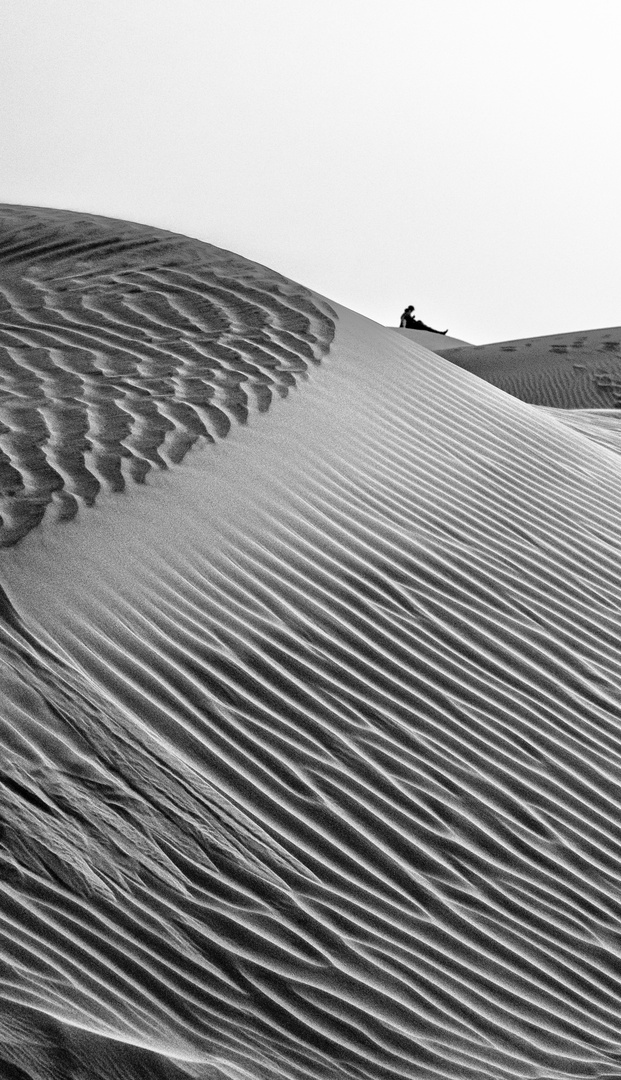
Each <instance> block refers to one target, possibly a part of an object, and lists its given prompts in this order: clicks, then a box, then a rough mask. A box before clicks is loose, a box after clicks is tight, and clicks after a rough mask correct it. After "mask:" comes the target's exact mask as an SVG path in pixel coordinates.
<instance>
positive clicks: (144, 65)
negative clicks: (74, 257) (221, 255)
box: [0, 0, 621, 344]
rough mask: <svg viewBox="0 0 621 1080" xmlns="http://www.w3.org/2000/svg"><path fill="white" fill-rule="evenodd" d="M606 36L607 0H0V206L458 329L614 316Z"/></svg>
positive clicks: (612, 2) (614, 25) (620, 31)
mask: <svg viewBox="0 0 621 1080" xmlns="http://www.w3.org/2000/svg"><path fill="white" fill-rule="evenodd" d="M620 40H621V2H620V0H589V2H585V0H103V2H101V3H95V2H94V0H0V100H1V101H2V108H1V109H0V202H6V203H19V204H25V205H35V206H56V207H59V208H63V209H68V210H82V211H89V212H92V213H97V214H104V215H107V216H110V217H117V218H123V219H126V220H132V221H140V222H144V223H146V224H149V225H156V226H159V227H161V228H165V229H171V230H173V231H175V232H181V233H185V234H187V235H189V236H194V237H198V238H199V239H201V240H206V241H208V242H210V243H212V244H216V245H218V246H220V247H224V248H228V249H230V250H232V251H236V252H238V253H239V254H241V255H244V256H246V257H248V258H251V259H254V260H256V261H258V262H261V263H264V264H266V265H268V266H270V267H272V268H273V269H275V270H277V271H279V272H280V273H282V274H284V275H286V276H287V277H290V278H293V279H294V280H296V281H299V282H301V283H302V284H303V285H306V286H308V287H310V288H312V289H314V290H316V291H317V292H319V293H321V294H323V295H324V296H327V297H328V298H330V299H332V300H335V301H337V302H338V303H341V304H344V305H345V306H347V307H350V308H353V309H354V310H356V311H359V312H361V313H362V314H363V315H366V316H368V317H369V318H372V319H375V320H377V321H378V322H380V323H383V324H385V325H397V324H398V320H399V315H400V313H401V311H402V310H403V308H404V307H405V305H406V304H414V305H415V307H416V314H417V316H418V317H419V318H421V319H423V320H424V321H425V322H426V323H428V324H430V325H431V326H434V327H436V328H438V329H442V330H444V329H445V328H448V329H449V332H450V334H452V335H454V336H456V337H460V338H463V339H465V340H468V341H472V342H474V343H475V344H482V343H485V342H490V341H500V340H507V339H510V338H519V337H527V336H530V335H539V334H553V333H560V332H566V331H572V330H582V329H590V328H594V327H602V326H616V325H619V324H621V290H620V289H619V265H620V253H619V248H620V239H621V236H620V233H621V229H620V226H621V198H620V195H621V150H620V149H619V145H620V137H619V132H620V131H621V74H620V70H619V61H618V54H619V42H620Z"/></svg>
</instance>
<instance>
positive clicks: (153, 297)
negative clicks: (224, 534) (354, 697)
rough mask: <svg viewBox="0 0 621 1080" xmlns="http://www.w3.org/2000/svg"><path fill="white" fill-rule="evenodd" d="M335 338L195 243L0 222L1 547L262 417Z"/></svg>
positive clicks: (73, 221)
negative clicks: (252, 416) (47, 517)
mask: <svg viewBox="0 0 621 1080" xmlns="http://www.w3.org/2000/svg"><path fill="white" fill-rule="evenodd" d="M333 333H334V323H333V319H332V316H331V314H330V312H329V310H328V308H327V305H323V306H321V305H320V303H319V302H318V301H317V300H315V299H314V298H313V296H312V294H311V293H309V292H308V291H307V290H305V289H302V288H301V287H300V286H295V285H292V284H291V283H290V282H288V281H286V279H284V278H280V277H279V275H277V274H275V273H273V272H272V271H269V270H267V269H266V268H265V267H260V266H258V265H256V264H252V263H249V262H247V261H245V260H241V259H239V257H237V256H234V255H232V254H230V253H227V252H222V251H219V250H218V249H213V248H211V247H210V246H209V245H207V244H201V243H199V242H198V241H192V240H189V239H188V238H185V237H178V236H174V235H173V234H166V233H162V232H160V231H159V230H156V229H148V228H146V227H142V228H141V227H138V226H134V225H132V224H131V223H125V222H114V221H109V220H107V219H104V218H96V217H94V216H92V215H81V214H69V213H66V214H63V213H62V212H59V211H34V210H30V209H28V208H21V207H4V208H0V546H6V545H10V544H13V543H15V542H16V541H18V540H19V539H21V537H23V536H24V535H26V533H27V532H29V531H30V529H32V528H33V527H34V526H35V525H37V524H38V523H39V522H40V521H41V519H42V517H43V515H44V513H45V511H46V509H47V508H48V507H49V506H50V504H53V507H54V510H55V513H56V516H57V517H58V518H59V519H60V520H67V519H70V518H72V517H73V516H75V514H76V513H77V511H78V508H79V506H80V505H86V506H92V505H93V504H94V502H95V500H96V498H97V495H98V493H99V492H100V490H101V489H102V487H103V488H104V489H105V490H108V491H115V492H120V491H124V490H125V488H126V484H127V481H128V480H130V479H131V480H133V481H136V482H138V483H142V482H144V480H145V477H146V476H147V474H148V472H149V470H150V469H152V468H153V467H156V468H158V469H166V468H168V467H169V466H170V465H174V464H177V463H179V462H180V461H181V460H182V459H183V457H184V456H185V454H186V453H187V452H188V450H189V449H190V448H191V447H192V446H194V445H195V444H196V443H200V444H201V445H204V444H206V443H209V442H214V441H215V440H217V439H221V438H223V437H224V436H225V435H226V434H227V432H228V431H229V429H230V426H231V423H232V422H235V421H236V422H238V423H241V424H244V423H246V421H247V419H248V415H249V412H252V411H253V410H255V411H258V412H265V411H267V409H269V407H270V404H271V402H272V400H273V399H274V396H276V397H286V395H287V394H288V392H289V390H290V388H291V387H294V386H296V385H299V383H300V381H301V380H304V379H305V378H306V377H307V372H308V369H309V367H311V366H312V365H313V364H317V363H319V362H320V360H321V357H322V356H323V355H324V354H325V352H326V351H327V349H328V348H329V344H330V341H331V340H332V337H333Z"/></svg>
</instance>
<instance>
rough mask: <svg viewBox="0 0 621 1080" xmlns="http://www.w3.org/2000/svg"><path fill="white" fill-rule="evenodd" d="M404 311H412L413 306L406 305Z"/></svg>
mask: <svg viewBox="0 0 621 1080" xmlns="http://www.w3.org/2000/svg"><path fill="white" fill-rule="evenodd" d="M405 310H406V311H414V304H408V306H407V307H406V309H405Z"/></svg>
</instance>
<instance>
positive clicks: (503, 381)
mask: <svg viewBox="0 0 621 1080" xmlns="http://www.w3.org/2000/svg"><path fill="white" fill-rule="evenodd" d="M441 355H442V356H445V357H446V358H447V360H450V361H451V363H453V364H458V365H459V367H462V368H464V370H466V371H471V372H472V373H473V374H474V375H478V376H479V377H480V378H482V379H485V380H486V381H487V382H490V383H492V384H493V385H494V386H498V387H500V389H501V390H505V391H506V392H507V393H508V394H513V396H514V397H517V398H520V399H521V401H528V402H530V404H532V405H546V406H549V407H552V408H557V409H598V408H599V409H613V408H619V407H621V327H619V326H615V327H609V328H606V329H603V330H587V331H584V332H582V333H571V334H551V335H546V336H545V337H533V338H521V339H519V340H517V341H500V342H498V343H495V344H492V345H465V346H463V347H461V348H459V349H442V352H441Z"/></svg>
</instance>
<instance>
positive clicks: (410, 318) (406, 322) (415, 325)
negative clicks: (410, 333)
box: [399, 304, 448, 334]
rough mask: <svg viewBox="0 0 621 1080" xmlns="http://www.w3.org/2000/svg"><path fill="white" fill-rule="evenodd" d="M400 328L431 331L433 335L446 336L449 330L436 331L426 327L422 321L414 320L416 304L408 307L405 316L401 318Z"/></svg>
mask: <svg viewBox="0 0 621 1080" xmlns="http://www.w3.org/2000/svg"><path fill="white" fill-rule="evenodd" d="M399 326H401V327H404V328H405V329H406V330H429V332H430V333H431V334H446V333H448V330H434V328H433V326H426V325H425V323H424V322H421V321H420V319H415V318H414V304H410V305H409V306H408V307H406V309H405V311H404V312H403V315H402V316H401V322H400V323H399Z"/></svg>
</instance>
